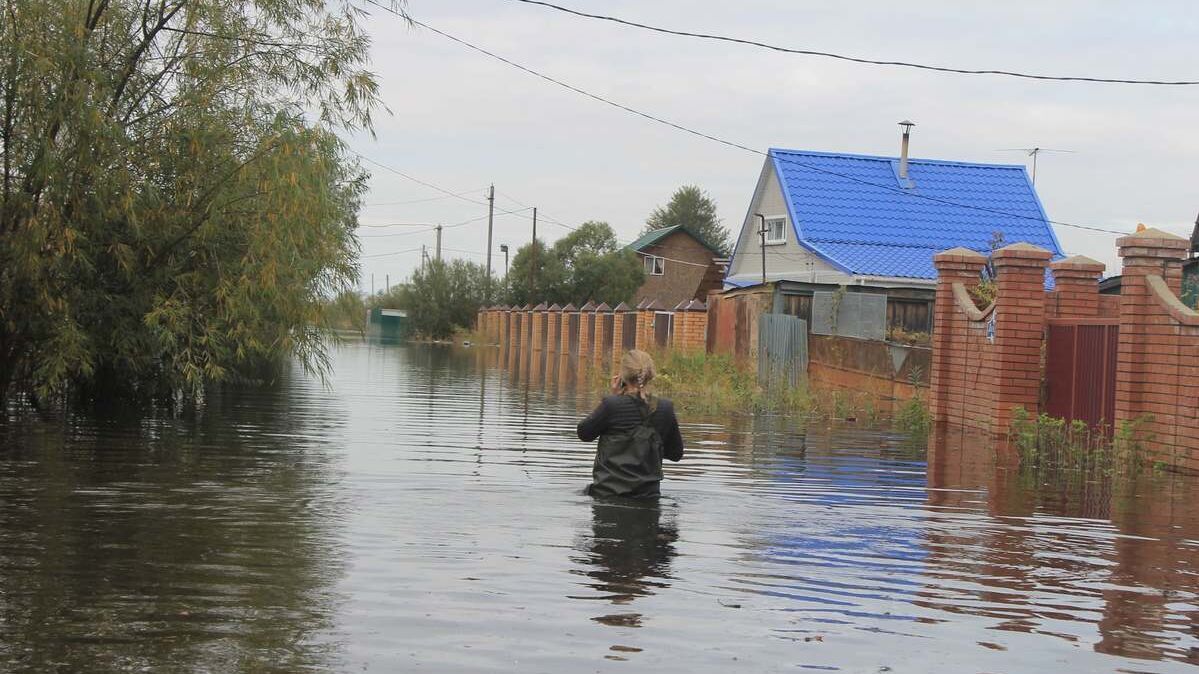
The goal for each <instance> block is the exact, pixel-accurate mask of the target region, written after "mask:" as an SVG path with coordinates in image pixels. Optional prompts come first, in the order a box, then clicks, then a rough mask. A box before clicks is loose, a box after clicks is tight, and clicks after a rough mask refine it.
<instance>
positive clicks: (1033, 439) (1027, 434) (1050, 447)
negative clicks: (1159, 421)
mask: <svg viewBox="0 0 1199 674" xmlns="http://www.w3.org/2000/svg"><path fill="white" fill-rule="evenodd" d="M1152 421H1153V417H1152V416H1149V415H1144V416H1142V417H1138V418H1137V419H1134V420H1132V421H1125V422H1123V423H1121V424H1120V425H1119V427H1118V428H1116V429H1115V432H1114V433H1112V434H1110V436H1109V434H1108V433H1107V432H1106V429H1102V428H1092V427H1091V426H1089V425H1088V424H1087V423H1086V422H1083V421H1078V420H1076V421H1074V422H1072V423H1071V422H1067V421H1066V420H1065V419H1058V418H1055V417H1051V416H1049V415H1048V414H1041V415H1040V416H1038V417H1035V418H1034V417H1033V416H1032V415H1031V414H1029V412H1028V410H1026V409H1024V408H1023V407H1017V408H1016V409H1015V410H1013V411H1012V428H1011V434H1010V436H1009V437H1010V438H1011V439H1012V441H1013V442H1014V444H1015V446H1016V449H1017V450H1018V451H1019V452H1020V465H1021V468H1027V469H1032V470H1046V469H1048V470H1067V471H1076V472H1080V473H1088V474H1096V475H1112V474H1116V473H1126V472H1136V471H1137V470H1139V468H1140V467H1141V464H1142V463H1143V462H1144V461H1143V459H1144V456H1143V454H1144V451H1143V445H1144V443H1145V442H1146V441H1147V440H1148V439H1149V438H1150V437H1151V436H1150V435H1148V434H1146V433H1145V432H1144V427H1145V425H1146V424H1148V423H1150V422H1152Z"/></svg>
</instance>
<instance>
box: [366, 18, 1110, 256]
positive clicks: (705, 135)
mask: <svg viewBox="0 0 1199 674" xmlns="http://www.w3.org/2000/svg"><path fill="white" fill-rule="evenodd" d="M367 2H369V3H371V4H373V5H375V6H376V7H380V8H383V9H385V10H386V11H389V12H392V13H393V14H396V15H397V16H401V17H403V18H405V19H407V20H409V21H411V22H412V23H413V24H414V25H417V26H421V27H422V28H425V29H426V30H429V31H431V32H433V33H436V34H438V35H441V36H442V37H445V38H446V39H448V40H451V41H453V42H456V43H458V44H460V45H462V46H464V47H466V48H468V49H471V50H473V51H476V52H479V53H481V54H484V55H486V56H488V57H491V58H493V59H495V60H497V61H500V62H501V63H505V64H507V65H509V66H511V67H513V68H516V69H518V70H520V71H522V72H525V73H528V74H530V75H533V76H534V77H537V78H539V79H542V80H545V81H547V82H550V83H552V84H555V85H558V86H560V87H563V88H565V89H569V90H570V91H573V92H575V93H578V94H580V95H582V96H586V97H587V98H590V99H592V100H595V101H599V102H600V103H603V104H605V105H609V106H612V107H614V108H617V109H620V110H623V111H625V112H628V113H630V114H633V115H636V116H638V117H642V118H644V119H648V120H650V121H653V122H657V123H658V124H662V125H665V126H668V127H670V128H673V129H675V130H678V131H682V132H684V133H687V134H690V135H693V136H698V137H700V138H704V139H706V140H710V141H712V142H715V143H720V144H721V145H725V146H727V147H732V148H736V149H738V150H742V151H745V152H750V153H752V154H756V155H759V156H762V157H771V156H772V155H771V154H770V153H769V152H764V151H762V150H758V149H755V148H752V147H749V146H748V145H743V144H741V143H738V142H735V141H731V140H727V139H725V138H720V137H719V136H714V135H712V134H708V133H704V132H702V131H698V130H696V129H692V128H690V127H687V126H683V125H682V124H679V123H676V122H672V121H670V120H668V119H664V118H662V117H657V116H655V115H652V114H649V113H647V112H642V111H641V110H637V109H635V108H631V107H629V106H627V105H623V104H621V103H617V102H615V101H612V100H610V99H607V98H604V97H603V96H599V95H598V94H593V93H591V92H589V91H586V90H584V89H580V88H578V87H576V86H574V85H571V84H568V83H566V82H563V81H562V80H558V79H555V78H553V77H550V76H549V75H545V74H543V73H540V72H538V71H536V70H532V69H531V68H527V67H525V66H523V65H521V64H519V63H516V62H514V61H511V60H509V59H507V58H504V57H503V56H500V55H498V54H495V53H494V52H490V51H488V50H486V49H484V48H482V47H479V46H476V45H474V44H471V43H469V42H467V41H465V40H462V39H460V38H457V37H454V36H453V35H450V34H449V33H446V32H444V31H441V30H438V29H436V28H434V27H432V26H430V25H429V24H427V23H424V22H422V21H419V20H417V19H412V18H410V17H406V16H404V15H402V14H399V13H398V12H395V11H393V10H391V9H388V8H386V7H383V6H382V5H379V4H378V3H376V2H374V1H373V0H367ZM775 158H776V159H777V160H778V161H780V162H783V163H787V164H791V165H793V166H798V167H801V168H803V169H805V170H808V171H813V172H816V173H823V174H825V175H832V176H836V177H839V178H842V179H844V180H849V181H851V182H856V183H860V184H862V185H866V186H869V187H873V188H876V189H880V190H884V191H888V192H894V193H897V194H902V195H904V196H906V197H909V198H913V199H924V200H926V201H931V202H935V203H940V204H943V205H947V206H955V207H958V208H962V209H966V210H974V211H980V212H984V213H991V214H994V215H1003V216H1006V217H1011V218H1017V219H1021V220H1030V221H1033V222H1045V223H1049V224H1054V225H1060V226H1062V227H1073V228H1076V229H1083V230H1088V231H1093V232H1103V233H1106V234H1115V235H1119V236H1122V235H1124V234H1127V232H1122V231H1118V230H1114V229H1105V228H1103V227H1096V226H1093V225H1082V224H1078V223H1073V222H1064V221H1061V220H1049V219H1047V218H1041V217H1037V216H1031V215H1024V214H1022V213H1010V212H1007V211H1001V210H998V209H993V208H987V207H985V206H975V205H973V204H963V203H959V202H955V201H951V200H948V199H940V198H937V197H931V196H927V195H924V194H921V193H918V192H914V191H911V190H905V189H901V188H899V187H896V186H892V185H882V184H879V183H874V182H871V181H869V180H864V179H862V178H858V177H857V176H852V175H848V174H845V173H840V172H838V171H832V170H829V169H826V168H822V167H819V166H813V165H811V164H805V163H803V162H800V161H796V160H794V159H788V158H786V157H778V156H775ZM555 224H558V225H560V226H563V227H566V228H568V229H570V226H569V225H565V224H562V223H555Z"/></svg>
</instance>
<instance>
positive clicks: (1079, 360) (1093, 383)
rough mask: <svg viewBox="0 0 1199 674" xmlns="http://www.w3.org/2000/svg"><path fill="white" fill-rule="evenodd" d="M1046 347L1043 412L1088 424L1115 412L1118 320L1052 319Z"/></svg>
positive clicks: (1102, 422) (1102, 420)
mask: <svg viewBox="0 0 1199 674" xmlns="http://www.w3.org/2000/svg"><path fill="white" fill-rule="evenodd" d="M1048 333H1049V335H1048V343H1047V344H1046V348H1045V387H1046V395H1045V413H1046V414H1049V415H1050V416H1054V417H1060V418H1062V419H1066V420H1068V421H1074V420H1080V421H1085V422H1086V423H1087V424H1089V425H1091V426H1099V425H1105V426H1109V427H1110V426H1111V424H1112V420H1113V419H1114V418H1115V415H1116V353H1117V345H1118V343H1119V336H1120V327H1119V324H1117V323H1115V322H1113V321H1112V320H1111V319H1055V320H1051V321H1050V322H1049V330H1048Z"/></svg>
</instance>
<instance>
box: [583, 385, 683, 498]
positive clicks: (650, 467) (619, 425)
mask: <svg viewBox="0 0 1199 674" xmlns="http://www.w3.org/2000/svg"><path fill="white" fill-rule="evenodd" d="M646 411H647V410H646V408H645V403H644V402H642V401H641V400H640V399H638V398H635V397H633V396H627V395H611V396H607V397H605V398H604V400H603V402H601V403H600V404H599V407H596V408H595V411H593V412H592V413H591V414H590V415H588V417H587V418H586V419H584V420H582V421H580V422H579V427H578V433H579V439H580V440H582V441H584V442H591V441H592V440H595V439H596V438H599V437H601V436H604V435H608V434H617V433H629V432H632V431H634V430H635V429H636V428H637V427H638V426H640V425H641V424H642V418H643V416H642V415H643V414H644V413H645V412H646ZM649 424H650V426H652V427H653V428H654V430H656V431H657V433H658V437H659V438H661V440H662V446H661V454H660V455H659V454H657V452H653V453H651V455H649V456H635V457H630V456H628V455H627V454H625V455H619V456H617V455H610V454H608V453H607V452H606V451H605V447H604V444H605V442H604V440H601V441H600V447H599V448H598V450H597V452H596V457H595V468H594V476H593V477H594V481H593V483H592V487H591V490H590V491H591V493H592V494H594V495H597V496H657V495H658V483H659V482H661V481H662V459H663V458H666V459H669V460H671V461H678V460H679V459H682V458H683V437H682V435H680V434H679V422H678V419H676V418H675V415H674V405H672V404H671V402H670V401H669V400H664V399H660V398H659V399H658V400H657V404H656V405H655V407H654V411H653V412H652V413H650V416H649ZM600 492H603V493H600Z"/></svg>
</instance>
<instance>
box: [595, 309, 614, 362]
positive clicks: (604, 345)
mask: <svg viewBox="0 0 1199 674" xmlns="http://www.w3.org/2000/svg"><path fill="white" fill-rule="evenodd" d="M602 318H603V322H602V323H600V333H601V334H600V343H599V344H596V345H595V348H596V350H597V351H598V350H603V351H605V352H607V353H611V352H612V340H613V339H614V336H613V334H612V330H613V328H614V327H615V326H616V314H604V315H603V317H602Z"/></svg>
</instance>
